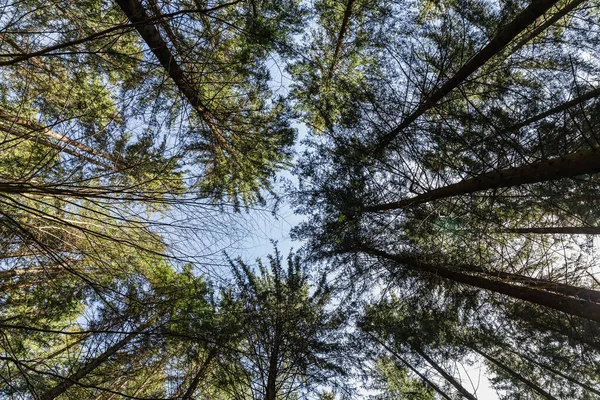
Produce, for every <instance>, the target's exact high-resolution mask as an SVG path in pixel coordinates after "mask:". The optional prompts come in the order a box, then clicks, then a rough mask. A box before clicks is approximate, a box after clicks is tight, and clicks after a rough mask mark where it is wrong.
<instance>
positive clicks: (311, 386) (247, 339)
mask: <svg viewBox="0 0 600 400" xmlns="http://www.w3.org/2000/svg"><path fill="white" fill-rule="evenodd" d="M230 265H231V268H232V271H233V273H234V276H235V286H233V287H229V288H225V289H224V292H223V294H222V296H223V301H224V305H223V309H222V312H225V313H231V314H233V315H235V316H237V318H238V323H239V333H238V340H239V344H238V348H239V352H240V353H237V352H236V353H234V354H232V355H230V358H229V359H226V361H225V362H224V363H222V365H220V369H221V371H222V372H221V374H222V376H223V380H224V381H223V383H222V384H223V390H224V391H225V392H226V393H229V394H230V396H231V397H232V398H247V397H248V396H250V397H252V398H262V399H265V400H275V399H285V398H290V397H294V396H296V395H299V394H300V393H307V394H308V393H316V392H318V388H319V385H327V386H335V385H336V384H337V385H339V384H340V383H339V382H337V383H336V380H337V379H339V377H340V376H343V374H344V370H343V367H342V364H341V361H342V360H341V359H340V358H341V357H343V353H342V340H343V339H342V332H341V330H340V328H341V326H342V323H343V316H341V315H336V313H335V312H331V311H329V310H328V308H329V307H330V306H331V305H330V299H331V296H332V292H331V290H330V289H329V288H328V286H327V285H326V282H325V277H323V278H322V279H321V280H320V281H319V283H318V284H317V285H311V284H310V281H309V276H308V274H307V272H306V271H305V270H304V269H303V267H302V265H301V263H300V259H299V258H298V257H297V256H294V254H292V253H290V255H289V256H288V258H287V268H286V267H284V266H283V265H282V259H281V256H280V255H279V252H278V251H277V250H275V254H274V255H272V256H269V257H268V264H267V265H265V264H263V263H262V262H261V261H260V260H259V261H258V265H257V266H256V269H257V270H256V271H253V270H252V269H251V267H250V266H249V265H248V264H246V263H245V262H243V261H242V260H241V259H238V260H236V261H231V262H230ZM311 292H312V293H311Z"/></svg>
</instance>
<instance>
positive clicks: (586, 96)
mask: <svg viewBox="0 0 600 400" xmlns="http://www.w3.org/2000/svg"><path fill="white" fill-rule="evenodd" d="M598 96H600V88H597V89H593V90H590V91H589V92H586V93H584V94H582V95H581V96H579V97H576V98H574V99H573V100H569V101H566V102H564V103H562V104H559V105H558V106H556V107H554V108H551V109H549V110H546V111H544V112H543V113H540V114H537V115H534V116H533V117H530V118H527V119H526V120H523V121H521V122H519V123H517V124H514V125H511V126H509V127H508V128H506V129H504V130H502V131H501V132H500V134H506V133H509V132H514V131H516V130H519V129H521V128H523V127H525V126H528V125H531V124H533V123H534V122H537V121H540V120H542V119H544V118H546V117H549V116H551V115H554V114H558V113H561V112H563V111H566V110H568V109H569V108H573V107H575V106H577V105H579V104H581V103H583V102H585V101H588V100H591V99H593V98H596V97H598Z"/></svg>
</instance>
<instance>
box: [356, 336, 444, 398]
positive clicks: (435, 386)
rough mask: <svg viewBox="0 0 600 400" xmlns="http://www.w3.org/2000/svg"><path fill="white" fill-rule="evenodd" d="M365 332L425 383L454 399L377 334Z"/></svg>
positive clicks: (441, 394)
mask: <svg viewBox="0 0 600 400" xmlns="http://www.w3.org/2000/svg"><path fill="white" fill-rule="evenodd" d="M364 333H366V334H367V335H368V336H369V337H370V338H372V339H373V340H375V341H376V342H377V343H379V344H380V345H381V346H382V347H383V348H384V349H386V350H387V351H388V352H390V354H392V355H393V356H394V357H396V358H397V359H398V360H400V361H401V362H402V363H403V364H404V365H406V366H407V367H408V368H409V369H410V370H411V371H412V372H414V373H415V374H416V375H417V376H418V377H420V378H421V379H422V380H423V381H424V382H425V383H427V384H428V385H429V386H431V387H432V388H433V390H435V391H436V392H437V393H438V394H439V395H440V396H442V397H443V398H444V399H446V400H452V399H451V398H450V396H448V395H447V394H446V393H445V392H444V391H442V389H440V388H439V387H438V386H437V385H436V384H435V383H433V382H432V381H430V380H429V378H427V377H426V376H425V375H423V374H422V373H421V372H419V370H418V369H416V368H415V367H413V366H412V365H411V364H410V363H409V362H408V361H406V360H404V359H403V358H402V357H400V355H399V354H398V352H396V351H394V350H393V349H392V348H390V346H388V345H387V344H385V343H384V342H383V341H382V340H381V339H379V338H378V337H377V336H375V335H373V334H372V333H371V332H368V331H364Z"/></svg>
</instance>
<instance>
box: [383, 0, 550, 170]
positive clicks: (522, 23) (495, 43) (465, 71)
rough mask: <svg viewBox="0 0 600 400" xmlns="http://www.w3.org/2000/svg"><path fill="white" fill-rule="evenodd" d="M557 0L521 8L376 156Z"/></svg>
mask: <svg viewBox="0 0 600 400" xmlns="http://www.w3.org/2000/svg"><path fill="white" fill-rule="evenodd" d="M556 3H557V0H534V1H532V2H531V4H530V5H529V6H528V7H527V8H526V9H524V10H523V11H521V13H520V14H519V15H517V16H516V17H515V18H514V19H513V20H512V21H511V22H510V23H509V24H508V25H506V26H505V27H504V28H503V29H502V30H500V32H498V34H497V35H496V36H495V37H494V38H492V40H491V41H490V42H489V43H488V44H487V45H486V46H485V47H484V48H483V49H481V50H480V51H479V52H478V53H477V54H476V55H475V56H474V57H473V58H471V59H470V60H469V61H468V62H467V63H466V64H465V65H463V66H462V67H461V68H460V69H459V70H458V72H457V73H456V74H455V75H454V76H453V77H452V78H450V79H449V80H447V81H446V82H445V83H444V84H443V85H442V86H441V87H440V88H439V89H437V90H435V91H434V92H433V93H431V94H430V95H429V96H427V97H426V98H425V99H424V100H423V101H422V102H421V105H420V106H419V108H417V109H416V110H415V111H414V112H413V113H412V114H410V115H409V116H408V117H407V118H406V119H405V120H404V121H403V122H402V123H401V124H400V125H398V126H397V127H396V128H395V129H394V130H392V131H391V132H389V133H387V134H386V135H384V136H383V137H382V138H381V139H380V140H379V141H378V142H377V144H376V146H375V148H374V150H373V156H374V157H376V158H377V157H378V156H379V155H380V154H381V153H382V152H383V151H384V150H385V149H386V147H387V146H388V145H389V144H390V143H391V142H392V141H394V139H395V138H396V137H397V136H398V135H399V134H400V133H401V132H402V131H403V130H404V129H406V128H407V127H408V126H409V125H410V124H412V123H413V122H414V121H415V120H416V119H417V118H419V117H420V116H421V115H423V114H424V113H425V112H426V111H428V110H429V109H431V108H433V107H434V106H435V105H436V104H437V103H438V102H439V101H440V100H441V99H442V98H443V97H444V96H446V95H447V94H448V93H450V92H451V91H452V90H453V89H455V88H456V87H457V86H458V85H460V84H461V83H462V82H464V81H465V80H466V79H467V78H468V77H469V76H471V74H473V73H474V72H475V71H477V70H478V69H479V68H480V67H481V66H483V65H484V64H485V63H486V62H487V61H489V60H490V59H491V58H492V57H493V56H495V55H496V54H498V53H499V52H500V51H501V50H502V49H503V48H504V47H505V46H506V45H507V44H508V43H510V41H512V40H513V39H514V38H515V37H517V36H518V35H519V34H521V32H523V31H524V30H525V29H527V27H528V26H529V25H531V24H532V23H533V22H534V21H535V20H536V19H538V18H539V17H540V16H542V15H543V14H544V13H545V12H546V11H548V9H550V7H552V6H553V5H554V4H556Z"/></svg>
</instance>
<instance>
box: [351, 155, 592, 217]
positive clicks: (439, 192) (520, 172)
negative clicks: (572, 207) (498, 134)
mask: <svg viewBox="0 0 600 400" xmlns="http://www.w3.org/2000/svg"><path fill="white" fill-rule="evenodd" d="M596 172H600V150H599V149H591V150H586V151H581V152H578V153H570V154H567V155H565V156H562V157H555V158H551V159H549V160H543V161H538V162H534V163H531V164H529V165H523V166H520V167H513V168H506V169H502V170H499V171H494V172H487V173H484V174H481V175H478V176H475V177H473V178H468V179H464V180H462V181H460V182H457V183H453V184H451V185H448V186H443V187H440V188H437V189H433V190H430V191H428V192H425V193H423V194H420V195H418V196H415V197H412V198H409V199H403V200H399V201H394V202H390V203H383V204H376V205H372V206H365V207H364V208H363V211H366V212H375V211H388V210H397V209H402V208H405V207H408V206H413V205H417V204H422V203H427V202H429V201H433V200H439V199H445V198H448V197H454V196H460V195H464V194H470V193H475V192H480V191H483V190H489V189H499V188H507V187H513V186H519V185H524V184H528V183H538V182H550V181H555V180H558V179H563V178H571V177H574V176H578V175H584V174H593V173H596Z"/></svg>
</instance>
